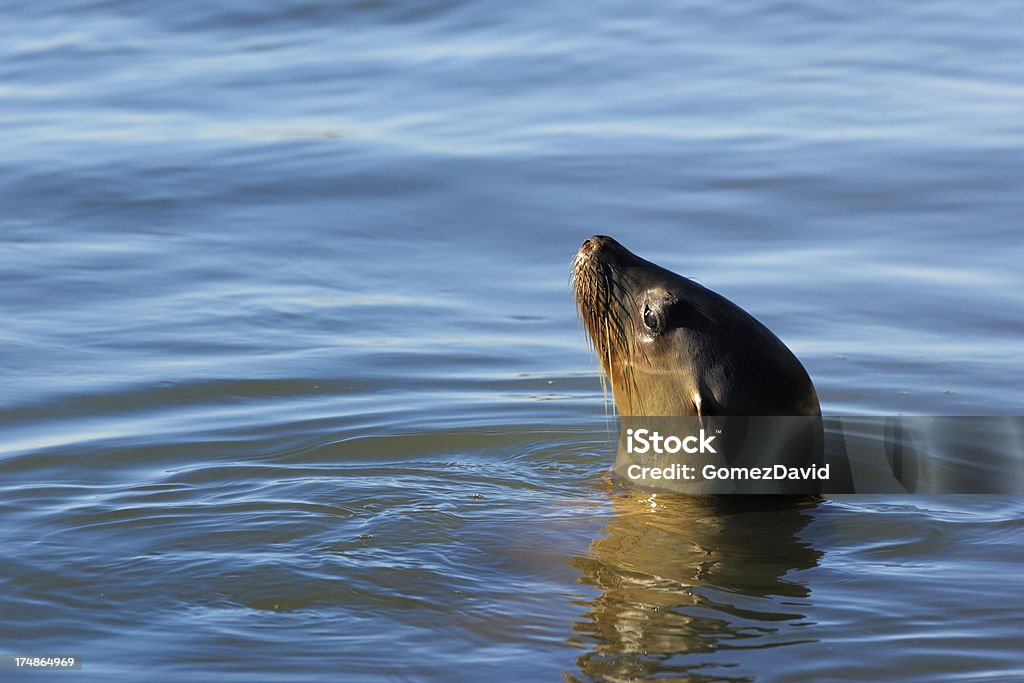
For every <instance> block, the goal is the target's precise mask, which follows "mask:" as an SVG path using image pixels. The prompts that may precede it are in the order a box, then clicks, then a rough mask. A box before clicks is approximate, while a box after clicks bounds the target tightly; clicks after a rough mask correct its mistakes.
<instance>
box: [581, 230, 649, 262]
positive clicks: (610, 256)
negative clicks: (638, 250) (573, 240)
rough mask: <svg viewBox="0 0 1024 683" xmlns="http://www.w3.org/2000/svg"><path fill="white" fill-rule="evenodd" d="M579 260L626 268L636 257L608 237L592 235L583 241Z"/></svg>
mask: <svg viewBox="0 0 1024 683" xmlns="http://www.w3.org/2000/svg"><path fill="white" fill-rule="evenodd" d="M576 256H577V258H585V259H593V260H595V261H598V262H601V263H608V264H609V265H613V266H620V267H621V266H624V265H626V262H627V261H628V260H629V259H631V258H633V259H635V258H636V257H635V256H634V255H633V254H632V253H631V252H630V251H629V250H628V249H626V248H625V247H624V246H622V245H621V244H619V243H618V242H616V241H615V240H614V239H613V238H611V237H608V236H607V235H592V236H590V237H588V238H587V239H585V240H584V241H583V246H581V247H580V250H579V252H578V253H577V254H576Z"/></svg>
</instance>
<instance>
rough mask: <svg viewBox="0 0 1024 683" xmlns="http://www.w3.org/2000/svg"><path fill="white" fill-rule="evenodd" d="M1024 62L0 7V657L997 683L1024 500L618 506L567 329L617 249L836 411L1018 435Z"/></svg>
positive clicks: (778, 25)
mask: <svg viewBox="0 0 1024 683" xmlns="http://www.w3.org/2000/svg"><path fill="white" fill-rule="evenodd" d="M1022 22H1024V9H1022V7H1021V6H1020V4H1018V3H1012V2H992V3H983V4H977V3H957V2H951V1H947V0H941V1H940V2H936V3H928V4H894V3H874V2H872V3H867V4H864V3H858V4H849V3H846V4H843V3H831V4H825V5H820V4H815V3H802V2H788V1H787V2H762V3H753V2H740V3H727V4H723V3H712V2H690V3H654V4H653V5H650V6H645V7H643V8H640V7H636V6H633V5H625V4H621V3H607V2H598V3H585V4H576V5H567V4H565V3H550V2H526V3H500V2H482V3H471V4H469V3H467V4H463V3H454V2H417V3H390V2H353V3H318V2H306V1H300V0H286V1H283V2H276V3H269V2H244V3H243V2H228V1H225V2H211V3H205V4H194V5H172V4H167V3H164V4H141V5H140V4H137V3H128V2H123V1H122V0H112V1H110V2H93V1H90V0H83V1H67V2H47V3H35V4H28V5H24V4H11V3H8V4H6V5H5V7H4V21H3V22H0V104H2V106H0V151H2V153H0V177H2V178H3V181H2V182H0V321H2V322H0V369H2V373H3V376H4V380H5V381H4V391H3V392H2V393H0V547H2V548H3V554H2V559H0V586H2V590H0V653H9V654H60V653H70V654H75V655H77V656H79V657H80V658H81V660H82V662H83V669H82V671H80V672H68V673H66V674H61V676H65V677H67V678H68V679H69V680H70V679H74V680H97V681H100V680H102V681H112V680H124V681H135V680H150V681H162V680H167V681H176V680H225V681H231V680H235V681H247V682H249V681H278V680H297V679H301V680H322V681H335V680H377V679H381V678H386V679H393V680H476V679H487V678H490V679H492V680H562V679H565V680H580V681H621V680H645V679H668V680H697V681H700V680H715V681H719V680H730V681H751V680H757V681H771V680H786V681H791V680H794V681H802V680H806V681H820V680H853V681H863V680H875V679H880V678H886V679H897V680H929V681H937V680H950V681H963V680H993V681H996V680H998V681H1002V680H1013V679H1022V678H1024V659H1022V656H1021V648H1020V644H1021V642H1024V624H1022V622H1021V619H1020V615H1021V613H1022V611H1024V573H1022V572H1021V566H1022V560H1024V551H1022V550H1021V548H1022V546H1024V521H1022V519H1024V500H1022V499H1021V498H1020V497H1014V496H939V497H924V496H905V497H865V496H852V497H840V498H831V499H824V500H820V501H806V502H804V503H799V504H796V503H792V502H780V501H764V500H746V499H740V498H735V499H727V500H717V499H701V498H685V497H671V496H652V495H651V494H645V493H643V492H641V491H636V490H630V489H627V488H623V487H622V486H621V485H619V484H617V483H616V482H614V481H613V480H612V479H611V477H610V476H609V473H608V469H609V467H610V465H611V462H612V459H613V458H614V443H615V436H614V435H615V429H616V427H615V422H614V418H613V417H612V416H610V412H609V411H610V409H609V407H608V406H607V405H606V403H605V398H604V396H603V394H602V390H601V385H600V383H599V381H598V376H597V366H596V363H595V361H594V359H593V358H592V356H591V354H590V352H589V351H588V349H587V346H586V343H585V340H584V337H583V335H582V334H581V332H580V330H579V326H578V322H577V320H576V318H575V313H574V305H573V300H572V297H571V295H570V293H569V289H568V286H567V276H568V268H569V261H570V259H571V258H572V256H573V254H574V253H575V251H576V249H577V248H578V247H579V246H580V243H581V242H582V241H583V239H585V238H586V237H587V236H588V235H590V234H593V233H604V234H610V235H613V236H615V237H616V238H617V239H618V240H619V241H621V242H622V243H623V244H625V245H626V246H627V247H628V248H630V249H631V250H633V251H634V252H636V253H637V254H639V255H641V256H644V257H646V258H649V259H652V260H655V261H657V262H658V263H660V264H661V265H664V266H666V267H668V268H671V269H673V270H675V271H677V272H680V273H682V274H684V275H687V276H689V277H693V278H695V279H697V280H698V281H700V282H701V283H703V284H705V285H706V286H708V287H711V288H712V289H714V290H716V291H718V292H720V293H722V294H724V295H725V296H727V297H729V298H730V299H732V300H733V301H735V302H736V303H738V304H739V305H741V306H742V307H744V308H746V309H747V310H748V311H750V312H751V313H753V314H754V315H755V316H757V317H758V318H759V319H760V320H762V321H763V322H764V323H765V324H767V325H768V327H770V328H771V329H772V330H773V331H775V332H776V334H778V335H779V337H780V338H782V339H783V340H784V341H785V342H786V343H787V344H788V345H789V346H790V348H792V349H793V350H794V352H795V353H796V354H797V356H798V357H799V358H800V359H801V360H802V361H803V363H804V364H805V366H806V367H807V369H808V371H809V373H810V375H811V377H812V378H813V380H814V382H815V385H816V387H817V390H818V394H819V396H820V397H821V401H822V408H823V411H824V412H825V413H827V414H832V415H895V414H907V415H1021V414H1022V412H1024V396H1022V393H1021V381H1022V379H1024V362H1022V360H1021V359H1022V358H1024V275H1022V273H1024V271H1022V269H1021V267H1020V263H1021V262H1024V249H1022V242H1024V225H1022V223H1021V217H1022V216H1024V194H1022V193H1021V191H1020V190H1021V179H1022V177H1024V83H1022V81H1021V77H1020V73H1021V70H1020V66H1021V64H1022V60H1024V47H1022V43H1021V40H1020V26H1021V24H1022ZM21 673H22V672H11V671H4V672H3V677H4V678H6V677H7V676H8V675H10V676H19V678H20V677H21V676H20V674H21ZM52 675H54V676H55V675H56V674H52ZM23 677H24V678H25V679H28V678H29V677H32V678H38V677H39V676H32V675H31V674H24V676H23Z"/></svg>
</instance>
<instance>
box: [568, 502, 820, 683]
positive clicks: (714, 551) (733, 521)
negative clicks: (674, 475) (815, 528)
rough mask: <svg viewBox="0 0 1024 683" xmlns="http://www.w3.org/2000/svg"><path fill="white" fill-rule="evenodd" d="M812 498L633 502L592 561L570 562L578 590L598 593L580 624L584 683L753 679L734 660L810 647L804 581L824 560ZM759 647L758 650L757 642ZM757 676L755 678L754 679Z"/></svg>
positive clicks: (620, 505) (619, 510)
mask: <svg viewBox="0 0 1024 683" xmlns="http://www.w3.org/2000/svg"><path fill="white" fill-rule="evenodd" d="M816 505H818V501H816V500H814V499H802V500H794V499H792V498H782V497H770V496H768V497H749V496H732V497H695V496H680V495H673V494H658V495H656V496H655V495H651V494H650V493H642V492H636V491H630V492H627V493H624V494H618V495H616V497H615V499H614V500H613V506H614V510H615V516H614V517H613V518H612V519H611V521H610V522H609V524H608V526H607V527H606V529H605V535H604V537H603V538H600V539H598V540H596V541H594V543H593V544H592V546H591V553H590V554H589V555H588V556H585V557H577V558H574V559H573V560H572V564H573V566H574V567H575V568H576V569H577V570H579V572H580V574H581V578H580V581H581V582H582V583H585V584H587V585H590V586H594V587H596V588H598V589H600V591H601V594H600V595H599V596H598V597H597V598H595V599H594V600H593V601H591V603H590V611H589V613H588V615H587V617H588V618H587V620H586V621H581V622H578V623H577V624H575V626H574V630H575V631H576V632H577V633H576V635H575V636H574V637H573V639H572V640H573V641H574V644H575V645H577V646H582V647H584V648H587V649H588V650H589V652H587V654H584V655H582V656H580V657H579V658H578V659H577V665H578V666H579V668H580V671H581V673H582V674H583V675H584V676H585V677H586V678H590V677H593V678H596V679H601V680H624V679H633V678H636V677H648V676H650V677H659V678H661V677H663V676H666V675H672V674H675V675H680V676H687V675H691V674H696V675H700V674H703V675H709V676H712V677H713V678H715V679H716V680H721V679H722V678H723V677H725V678H727V679H731V678H733V677H736V678H737V679H738V680H744V679H745V678H746V677H747V676H746V675H745V673H746V672H743V671H742V670H741V667H740V666H738V665H740V664H741V660H740V658H739V657H737V656H736V654H735V652H734V651H733V650H734V649H735V647H736V646H738V644H739V642H740V641H742V647H743V648H745V649H746V648H753V647H776V646H778V645H780V644H783V643H785V642H792V641H793V640H794V639H795V638H801V637H802V636H797V635H794V633H793V632H792V627H793V626H794V625H796V624H799V623H801V622H803V621H804V615H803V614H802V611H801V609H800V605H801V604H803V603H804V602H805V601H806V599H807V598H808V596H809V594H810V591H809V589H808V588H807V587H806V585H804V583H802V582H801V580H800V578H801V577H800V573H799V570H802V569H808V568H811V567H814V566H816V565H817V562H818V558H819V557H821V555H822V553H821V552H819V551H817V550H815V549H814V548H812V547H811V546H810V545H809V543H807V542H806V541H804V540H802V539H800V538H799V537H798V534H799V532H800V531H801V530H802V529H803V528H804V527H805V526H807V524H808V523H809V522H810V520H811V514H810V511H811V510H812V509H813V508H814V507H815V506H816ZM754 639H758V640H754ZM754 673H755V672H753V671H751V672H749V675H750V676H753V675H754Z"/></svg>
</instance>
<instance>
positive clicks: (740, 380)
mask: <svg viewBox="0 0 1024 683" xmlns="http://www.w3.org/2000/svg"><path fill="white" fill-rule="evenodd" d="M571 281H572V287H573V290H574V293H575V295H576V306H577V309H578V311H579V315H580V318H581V320H582V322H583V325H584V327H585V328H586V331H587V334H588V335H589V337H590V341H591V343H592V345H593V348H594V350H595V352H596V353H597V356H598V358H599V360H600V363H601V368H602V370H603V371H604V374H605V376H606V377H607V378H608V381H609V383H610V385H611V390H612V396H613V398H614V400H615V406H616V408H617V409H618V411H619V414H620V415H623V416H629V415H646V416H656V415H665V416H668V415H751V416H753V415H820V414H821V410H820V408H819V405H818V397H817V394H816V393H815V391H814V386H813V385H812V384H811V381H810V378H809V377H808V375H807V372H806V370H804V368H803V366H802V365H801V364H800V362H799V361H798V360H797V359H796V357H795V356H794V355H793V353H792V352H791V351H790V350H789V349H788V348H787V347H786V346H785V344H783V343H782V342H781V341H780V340H779V339H778V337H776V336H775V335H774V334H772V333H771V331H769V330H768V328H766V327H765V326H764V325H762V324H761V323H760V322H758V321H757V320H755V319H754V318H753V317H752V316H751V315H750V314H748V313H747V312H745V311H744V310H742V309H741V308H739V307H738V306H736V305H735V304H733V303H732V302H731V301H729V300H728V299H726V298H725V297H722V296H720V295H719V294H716V293H715V292H712V291H711V290H709V289H707V288H705V287H703V286H701V285H699V284H697V283H696V282H693V281H692V280H689V279H687V278H684V277H682V276H680V275H677V274H675V273H673V272H671V271H668V270H666V269H664V268H662V267H661V266H658V265H656V264H654V263H651V262H650V261H645V260H644V259H642V258H640V257H638V256H636V255H635V254H633V253H631V252H630V251H629V250H628V249H626V248H625V247H623V246H622V245H621V244H619V243H618V242H616V241H615V240H614V239H612V238H611V237H606V236H604V235H595V236H594V237H590V238H589V239H587V240H586V241H585V242H584V243H583V246H582V247H580V250H579V252H577V254H576V257H575V258H574V259H573V262H572V273H571Z"/></svg>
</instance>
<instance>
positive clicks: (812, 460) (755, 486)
mask: <svg viewBox="0 0 1024 683" xmlns="http://www.w3.org/2000/svg"><path fill="white" fill-rule="evenodd" d="M615 472H616V474H618V475H619V476H620V477H623V478H624V479H627V480H629V481H630V482H632V483H634V484H636V485H638V486H643V487H646V488H650V489H654V490H660V491H672V492H678V493H692V494H715V495H718V494H731V493H738V494H834V493H1024V417H1017V416H1013V417H1002V416H1000V417H902V416H898V417H825V418H810V417H702V418H697V417H623V418H621V429H620V432H619V443H618V453H617V455H616V459H615Z"/></svg>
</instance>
